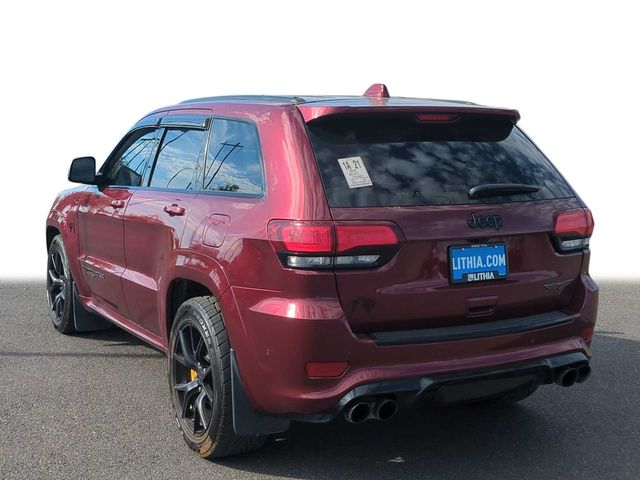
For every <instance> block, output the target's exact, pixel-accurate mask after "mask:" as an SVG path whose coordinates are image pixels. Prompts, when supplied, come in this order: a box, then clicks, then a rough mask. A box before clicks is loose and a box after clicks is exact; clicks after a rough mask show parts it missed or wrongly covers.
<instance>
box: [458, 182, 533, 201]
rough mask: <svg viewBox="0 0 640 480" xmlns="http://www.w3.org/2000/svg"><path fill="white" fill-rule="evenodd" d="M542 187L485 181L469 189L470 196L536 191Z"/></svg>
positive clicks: (478, 196)
mask: <svg viewBox="0 0 640 480" xmlns="http://www.w3.org/2000/svg"><path fill="white" fill-rule="evenodd" d="M540 188H542V187H539V186H537V185H527V184H524V183H484V184H482V185H476V186H475V187H473V188H471V189H470V190H469V198H481V197H495V196H498V195H513V194H516V193H535V192H537V191H538V190H540Z"/></svg>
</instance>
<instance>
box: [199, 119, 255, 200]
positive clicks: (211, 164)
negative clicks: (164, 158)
mask: <svg viewBox="0 0 640 480" xmlns="http://www.w3.org/2000/svg"><path fill="white" fill-rule="evenodd" d="M203 177H204V178H203V184H202V188H203V189H204V190H209V191H215V192H233V193H239V194H250V195H259V194H261V193H262V192H263V191H264V186H263V180H262V161H261V160H260V140H259V138H258V130H257V128H256V127H255V125H253V124H250V123H246V122H239V121H235V120H225V119H214V121H213V125H212V127H211V133H210V137H209V148H208V152H207V158H206V161H205V165H204V172H203Z"/></svg>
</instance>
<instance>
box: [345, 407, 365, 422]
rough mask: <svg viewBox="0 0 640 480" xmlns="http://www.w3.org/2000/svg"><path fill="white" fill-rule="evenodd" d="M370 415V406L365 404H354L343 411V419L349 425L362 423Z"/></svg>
mask: <svg viewBox="0 0 640 480" xmlns="http://www.w3.org/2000/svg"><path fill="white" fill-rule="evenodd" d="M370 414H371V404H369V403H366V402H354V403H352V404H351V405H349V406H348V407H347V408H346V409H345V411H344V418H345V419H346V420H347V422H349V423H354V424H360V423H363V422H364V421H365V420H367V418H369V415H370Z"/></svg>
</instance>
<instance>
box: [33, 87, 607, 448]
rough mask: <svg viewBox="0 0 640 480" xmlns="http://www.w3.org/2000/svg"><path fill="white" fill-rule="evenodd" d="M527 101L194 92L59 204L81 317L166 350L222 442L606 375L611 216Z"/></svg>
mask: <svg viewBox="0 0 640 480" xmlns="http://www.w3.org/2000/svg"><path fill="white" fill-rule="evenodd" d="M518 119H519V114H518V112H517V111H515V110H507V109H502V108H488V107H483V106H479V105H476V104H473V103H468V102H456V101H442V100H426V99H415V98H397V97H390V96H389V94H388V91H387V89H386V87H385V86H384V85H380V84H376V85H373V86H372V87H371V88H369V89H368V90H367V92H366V93H365V94H364V95H363V96H344V97H338V96H332V97H329V96H325V97H313V96H309V97H297V96H277V97H275V96H274V97H270V96H234V97H212V98H200V99H195V100H188V101H186V102H182V103H180V104H178V105H175V106H171V107H167V108H161V109H159V110H157V111H155V112H153V113H151V114H149V115H147V116H145V117H144V118H143V119H142V120H140V121H139V122H138V123H137V124H136V125H135V126H134V127H133V128H132V129H131V131H130V132H129V133H127V135H126V136H125V137H124V138H123V139H122V140H121V141H120V143H119V144H118V145H117V146H116V148H115V150H114V151H113V153H112V154H111V155H110V156H109V158H107V160H106V162H105V163H104V164H103V165H102V167H101V168H100V169H99V170H98V171H97V172H96V169H95V159H94V158H92V157H82V158H77V159H75V160H74V161H73V163H72V165H71V169H70V172H69V180H70V181H72V182H77V183H81V184H84V185H83V186H80V187H78V188H74V189H72V190H68V191H65V192H63V193H61V194H60V195H59V196H58V198H57V199H56V200H55V202H54V204H53V207H52V208H51V212H50V214H49V217H48V219H47V226H46V239H47V247H48V252H49V254H48V265H47V268H48V276H47V287H48V289H47V292H48V300H49V306H50V309H51V317H52V320H53V325H54V326H55V328H56V329H57V330H59V331H60V332H62V333H73V332H77V331H87V330H94V329H99V328H103V327H105V326H106V325H110V324H112V323H113V324H116V325H118V326H120V327H122V328H124V329H125V330H128V331H129V332H131V333H133V334H134V335H137V336H138V337H140V338H142V339H143V340H144V341H146V342H148V343H149V344H151V345H153V346H154V347H156V348H158V349H160V350H162V351H164V352H166V353H167V356H168V380H169V387H170V392H171V393H170V395H171V401H172V404H173V407H174V408H175V413H176V418H177V423H178V425H179V426H180V429H181V431H182V434H183V436H184V438H185V440H186V442H187V444H188V445H189V446H190V447H191V448H192V449H194V450H196V451H197V452H198V453H199V454H200V455H201V456H203V457H221V456H225V455H231V454H235V453H239V452H246V451H249V450H253V449H256V448H258V447H260V446H261V445H262V444H263V443H264V442H265V439H266V437H267V435H268V434H270V433H276V432H281V431H284V430H286V429H287V428H288V426H289V423H290V422H291V421H306V422H328V421H331V420H333V419H334V418H336V417H337V416H344V417H345V418H346V420H348V421H349V422H352V423H360V422H364V421H365V420H368V419H375V420H385V419H389V418H391V417H392V416H393V415H394V414H395V413H396V412H397V410H398V409H400V408H405V407H409V406H412V405H415V404H434V403H438V404H455V403H482V404H504V403H510V402H515V401H518V400H522V399H523V398H525V397H527V396H529V395H531V394H532V393H533V392H534V391H535V390H536V389H537V388H538V386H540V385H543V384H552V383H556V384H559V385H562V386H571V385H573V384H575V383H581V382H583V381H584V380H586V379H587V378H588V377H589V374H590V366H589V361H590V357H591V348H590V345H591V338H592V335H593V330H594V324H595V322H596V315H597V302H598V287H597V285H596V283H595V282H594V281H593V280H592V279H591V277H590V276H589V237H590V236H591V233H592V230H593V219H592V216H591V212H590V211H589V210H588V209H587V208H586V206H585V204H584V203H583V202H582V201H581V199H580V198H579V197H578V195H577V194H576V193H575V192H574V191H573V190H572V188H571V187H570V186H569V184H568V183H567V182H566V180H565V179H564V178H563V177H562V176H561V175H560V173H558V171H557V170H556V169H555V168H554V167H553V165H552V164H551V163H550V162H549V160H548V159H547V158H546V157H545V156H544V155H543V153H542V152H541V151H540V150H539V149H538V148H537V147H536V146H535V145H534V144H533V143H532V142H531V140H530V139H529V138H528V137H527V136H526V135H525V134H524V132H523V131H522V130H521V129H520V128H518V126H517V125H516V123H517V121H518Z"/></svg>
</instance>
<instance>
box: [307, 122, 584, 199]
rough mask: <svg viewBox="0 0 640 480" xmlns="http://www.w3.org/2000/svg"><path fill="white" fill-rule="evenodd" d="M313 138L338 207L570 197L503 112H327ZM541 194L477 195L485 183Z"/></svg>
mask: <svg viewBox="0 0 640 480" xmlns="http://www.w3.org/2000/svg"><path fill="white" fill-rule="evenodd" d="M307 127H308V130H309V136H310V139H311V143H312V145H313V149H314V152H315V155H316V159H317V161H318V164H319V167H320V171H321V174H322V180H323V183H324V187H325V191H326V194H327V198H328V201H329V205H330V206H332V207H371V206H411V205H455V204H468V203H491V202H514V201H526V200H546V199H554V198H565V197H572V196H573V193H572V192H571V189H570V188H569V186H568V185H567V184H566V182H565V181H564V180H563V179H562V177H561V176H560V174H559V173H558V172H557V170H556V169H555V168H554V167H553V166H552V165H551V163H550V162H549V161H548V160H547V159H546V158H545V157H544V156H543V155H542V153H541V152H540V151H539V150H538V149H537V148H536V147H535V145H533V144H532V143H531V141H530V140H529V139H528V138H527V137H526V136H525V135H524V134H523V133H522V131H521V130H520V129H518V127H515V126H514V125H513V124H512V123H511V122H510V121H508V120H504V119H498V118H487V117H484V118H479V117H475V118H474V117H459V118H457V119H456V120H455V121H452V122H440V123H435V122H431V123H429V122H419V121H418V120H417V117H416V115H415V114H408V115H406V114H403V115H389V114H387V115H377V116H376V115H367V116H366V117H365V116H333V117H331V116H329V117H322V118H319V119H317V120H314V121H312V122H310V123H309V124H308V125H307ZM507 183H512V184H525V185H535V186H537V187H539V190H538V191H537V192H529V193H511V194H504V193H502V194H500V195H493V196H483V197H480V198H472V197H470V196H469V190H470V189H471V188H473V187H475V186H478V185H486V184H507Z"/></svg>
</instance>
